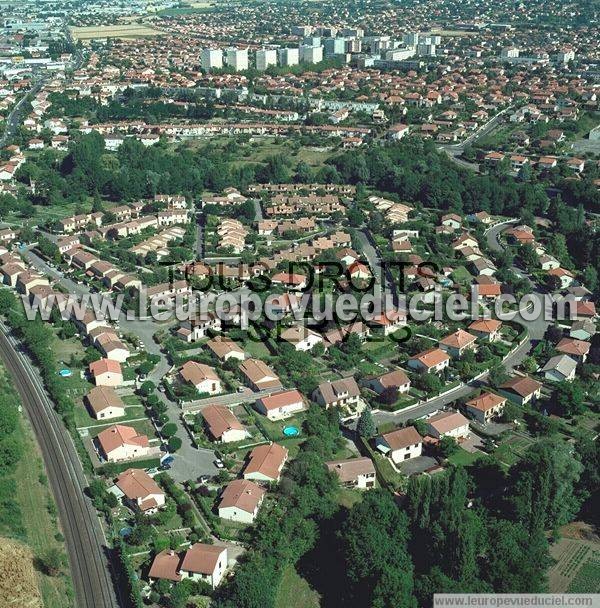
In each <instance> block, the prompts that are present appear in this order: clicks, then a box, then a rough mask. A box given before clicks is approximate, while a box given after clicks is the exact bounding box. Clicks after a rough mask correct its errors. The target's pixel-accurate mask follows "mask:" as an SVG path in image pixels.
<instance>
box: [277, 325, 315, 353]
mask: <svg viewBox="0 0 600 608" xmlns="http://www.w3.org/2000/svg"><path fill="white" fill-rule="evenodd" d="M281 339H282V340H285V341H286V342H289V343H290V344H291V345H292V346H293V347H294V348H295V349H296V350H300V351H307V350H311V348H313V346H316V345H317V344H321V343H322V342H323V337H322V336H321V335H320V334H318V333H317V332H316V331H313V330H312V329H309V328H308V327H304V326H303V325H293V326H292V327H288V328H287V329H286V330H284V331H282V332H281Z"/></svg>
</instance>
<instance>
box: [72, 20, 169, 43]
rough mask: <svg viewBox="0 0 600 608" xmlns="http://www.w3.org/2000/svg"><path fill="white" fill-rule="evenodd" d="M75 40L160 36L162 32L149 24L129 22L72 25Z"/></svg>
mask: <svg viewBox="0 0 600 608" xmlns="http://www.w3.org/2000/svg"><path fill="white" fill-rule="evenodd" d="M71 33H72V34H73V38H75V40H93V39H95V38H147V37H148V36H158V35H159V34H160V33H161V32H160V31H159V30H157V29H155V28H153V27H149V26H147V25H139V24H137V23H128V24H127V25H101V26H90V27H72V28H71Z"/></svg>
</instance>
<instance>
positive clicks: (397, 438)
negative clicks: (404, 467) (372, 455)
mask: <svg viewBox="0 0 600 608" xmlns="http://www.w3.org/2000/svg"><path fill="white" fill-rule="evenodd" d="M375 445H376V447H377V449H378V450H379V451H380V452H381V453H382V454H385V455H386V456H388V458H390V459H391V460H392V461H393V462H395V463H396V464H398V463H400V462H403V461H405V460H409V459H411V458H416V457H417V456H420V455H421V453H422V451H423V440H422V438H421V435H419V433H418V431H417V429H416V428H415V427H414V426H407V427H406V428H403V429H397V430H395V431H392V432H391V433H384V434H383V435H379V437H377V439H376V440H375Z"/></svg>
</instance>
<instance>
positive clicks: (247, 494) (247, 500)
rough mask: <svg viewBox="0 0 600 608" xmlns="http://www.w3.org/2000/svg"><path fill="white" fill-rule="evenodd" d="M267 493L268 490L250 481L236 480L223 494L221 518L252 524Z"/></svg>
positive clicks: (220, 509) (220, 510)
mask: <svg viewBox="0 0 600 608" xmlns="http://www.w3.org/2000/svg"><path fill="white" fill-rule="evenodd" d="M265 493H266V490H264V489H263V488H261V487H260V486H259V485H257V484H255V483H254V482H253V481H250V480H249V479H234V480H233V481H231V482H230V483H229V484H228V485H227V487H226V488H225V490H223V494H221V501H220V502H219V506H218V512H219V517H221V518H223V519H230V520H232V521H239V522H240V523H244V524H251V523H252V522H253V521H254V519H255V518H256V516H257V514H258V509H259V508H260V505H261V504H262V501H263V499H264V497H265Z"/></svg>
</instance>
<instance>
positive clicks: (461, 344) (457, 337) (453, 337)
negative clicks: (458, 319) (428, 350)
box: [440, 329, 477, 357]
mask: <svg viewBox="0 0 600 608" xmlns="http://www.w3.org/2000/svg"><path fill="white" fill-rule="evenodd" d="M476 342H477V338H476V337H475V336H474V335H473V334H470V333H469V332H468V331H465V330H464V329H459V330H457V331H455V332H454V333H453V334H450V335H449V336H446V337H445V338H444V339H443V340H440V348H441V349H442V350H443V351H445V352H447V353H448V354H449V355H450V356H451V357H462V355H463V354H464V353H465V351H467V350H475V349H476V348H477V345H476Z"/></svg>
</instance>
